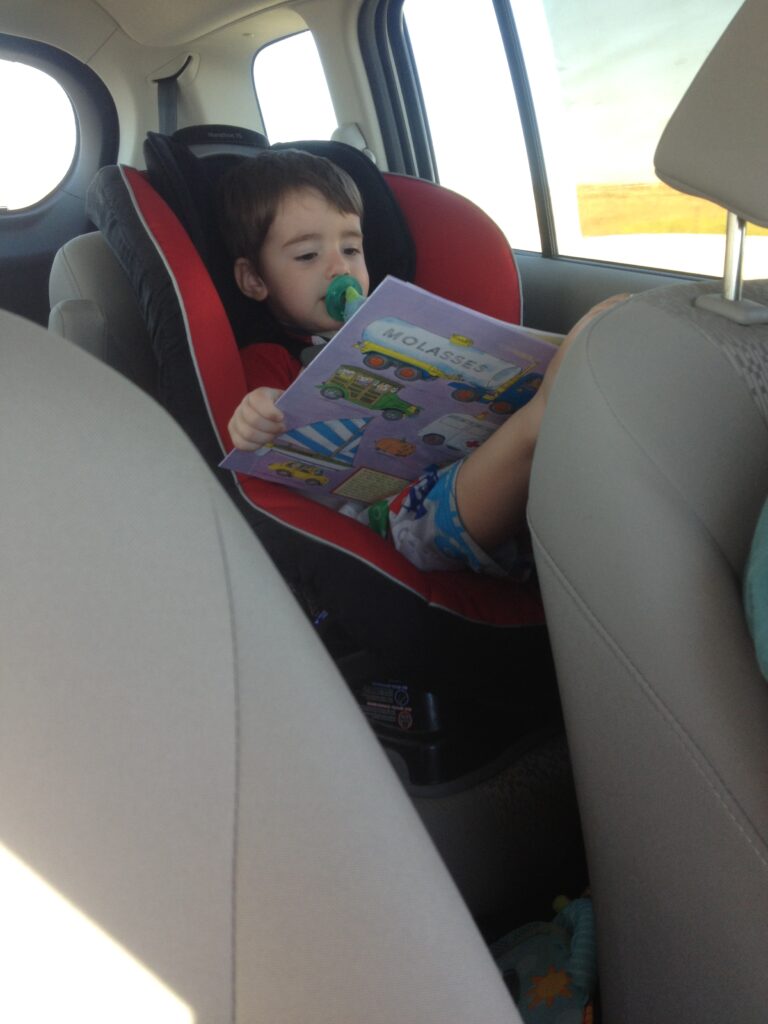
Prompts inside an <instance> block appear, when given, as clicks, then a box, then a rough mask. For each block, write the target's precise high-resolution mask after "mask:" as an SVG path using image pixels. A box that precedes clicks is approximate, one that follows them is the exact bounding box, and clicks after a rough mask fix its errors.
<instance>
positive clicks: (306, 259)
mask: <svg viewBox="0 0 768 1024" xmlns="http://www.w3.org/2000/svg"><path fill="white" fill-rule="evenodd" d="M315 256H317V253H316V252H303V253H302V254H301V255H300V256H295V257H294V259H296V260H300V261H301V262H302V263H310V262H311V261H312V260H313V259H314V258H315Z"/></svg>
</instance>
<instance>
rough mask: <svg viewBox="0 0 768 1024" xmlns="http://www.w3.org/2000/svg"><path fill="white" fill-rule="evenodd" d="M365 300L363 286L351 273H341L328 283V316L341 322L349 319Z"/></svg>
mask: <svg viewBox="0 0 768 1024" xmlns="http://www.w3.org/2000/svg"><path fill="white" fill-rule="evenodd" d="M362 300H363V286H362V285H361V284H360V282H359V281H358V280H357V278H356V277H352V275H351V274H341V276H340V277H335V278H334V279H333V281H331V283H330V284H329V285H328V291H327V292H326V293H325V308H326V311H327V313H328V316H329V317H330V318H331V319H332V320H338V321H339V323H343V321H345V320H348V319H349V318H350V316H351V315H352V314H353V313H354V311H355V310H356V309H357V307H358V306H359V305H360V303H361V302H362Z"/></svg>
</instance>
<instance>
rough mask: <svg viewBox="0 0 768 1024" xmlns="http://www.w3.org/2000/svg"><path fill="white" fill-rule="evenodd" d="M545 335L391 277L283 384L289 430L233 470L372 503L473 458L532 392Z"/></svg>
mask: <svg viewBox="0 0 768 1024" xmlns="http://www.w3.org/2000/svg"><path fill="white" fill-rule="evenodd" d="M556 351H557V349H556V347H555V345H553V344H552V343H551V342H550V341H548V340H546V339H545V338H543V337H541V336H539V335H536V334H533V333H530V332H528V331H526V330H525V329H524V328H521V327H518V326H515V325H512V324H507V323H504V322H502V321H500V320H495V319H493V318H492V317H488V316H485V315H483V314H482V313H477V312H475V311H474V310H471V309H467V308H466V307H464V306H460V305H457V304H456V303H454V302H450V301H449V300H447V299H443V298H440V297H439V296H437V295H434V294H432V293H430V292H426V291H424V290H423V289H421V288H418V287H417V286H416V285H412V284H407V283H405V282H403V281H400V280H398V279H397V278H394V277H387V278H386V279H385V280H384V281H383V282H382V283H381V284H380V285H379V286H378V288H376V289H375V291H374V292H373V293H372V294H371V295H370V296H369V297H368V298H367V299H366V300H365V301H364V302H362V303H361V304H360V305H359V307H358V309H357V310H356V311H355V312H354V314H353V315H352V316H351V317H350V319H349V320H348V321H347V322H346V323H345V324H344V325H343V326H342V327H341V328H340V330H339V331H338V332H337V334H336V335H335V336H334V337H333V338H332V339H331V341H329V342H328V343H327V344H326V345H325V346H324V347H323V348H322V349H321V350H320V352H319V353H318V355H317V356H316V357H315V358H314V359H313V360H312V361H311V362H310V363H309V365H308V366H307V367H306V368H305V369H304V370H303V371H302V373H301V374H300V375H299V377H298V378H297V379H296V381H294V383H293V384H292V385H291V386H290V387H289V388H287V389H286V391H284V392H283V394H282V395H281V396H280V398H279V399H278V402H277V405H278V407H279V408H280V409H281V410H282V412H283V414H284V416H285V423H286V429H285V432H284V433H282V434H280V435H279V436H278V437H277V438H276V439H275V440H274V442H273V443H271V444H269V445H265V446H264V447H262V448H260V449H258V450H257V451H254V452H244V451H238V450H235V451H232V452H230V454H229V455H228V456H227V457H226V458H225V459H224V461H223V462H222V463H221V465H222V467H223V468H225V469H231V470H235V471H236V472H239V473H246V474H249V475H252V476H259V477H264V478H265V479H267V480H272V481H277V482H279V483H283V484H285V485H286V486H288V487H295V488H298V489H300V490H301V491H303V492H304V493H305V494H307V495H308V496H310V497H312V496H318V497H319V496H320V495H326V496H331V495H333V496H335V498H336V499H337V500H338V501H339V503H341V501H343V500H350V499H354V500H356V501H361V502H364V503H371V502H374V501H378V500H379V499H381V498H387V497H390V496H391V495H393V494H397V493H398V492H399V491H401V490H402V489H403V488H404V487H405V486H406V485H407V484H408V483H410V482H411V481H412V480H415V479H416V478H417V477H418V476H420V475H421V473H423V472H424V470H425V469H426V468H427V467H429V466H444V465H447V464H448V463H450V462H454V461H455V460H456V459H460V458H462V457H463V456H464V455H467V454H468V453H469V452H471V451H472V450H473V449H474V448H476V447H478V446H479V445H481V444H482V443H483V441H484V440H485V439H486V438H487V437H488V436H489V435H490V434H492V433H493V431H494V430H496V428H497V427H499V426H500V425H501V424H502V423H503V422H504V421H505V419H506V418H507V417H509V416H510V415H511V414H512V413H513V412H514V411H515V410H516V409H519V408H520V407H521V406H522V405H524V404H525V402H527V401H528V399H529V398H531V397H532V396H533V395H534V394H535V392H536V390H537V388H538V387H539V384H540V383H541V379H542V375H543V372H544V370H545V368H546V366H547V364H548V363H549V360H550V359H551V358H552V356H553V355H554V353H555V352H556Z"/></svg>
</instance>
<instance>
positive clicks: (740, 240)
mask: <svg viewBox="0 0 768 1024" xmlns="http://www.w3.org/2000/svg"><path fill="white" fill-rule="evenodd" d="M746 234H747V222H746V221H745V220H742V218H741V217H739V216H738V215H737V214H735V213H731V211H730V210H729V211H728V220H727V223H726V230H725V268H724V270H723V298H725V299H727V300H728V301H730V302H738V301H739V300H740V299H741V289H742V283H743V281H742V268H743V265H744V240H745V238H746Z"/></svg>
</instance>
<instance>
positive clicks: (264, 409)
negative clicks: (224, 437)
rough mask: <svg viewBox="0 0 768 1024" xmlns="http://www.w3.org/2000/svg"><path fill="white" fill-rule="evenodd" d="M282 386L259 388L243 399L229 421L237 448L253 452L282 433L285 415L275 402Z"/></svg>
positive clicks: (233, 442) (280, 393) (230, 434)
mask: <svg viewBox="0 0 768 1024" xmlns="http://www.w3.org/2000/svg"><path fill="white" fill-rule="evenodd" d="M282 393H283V392H282V391H280V389H279V388H256V390H255V391H251V392H250V394H247V395H246V396H245V398H244V399H243V400H242V402H241V403H240V405H238V407H237V409H235V413H234V416H233V417H232V419H231V420H230V421H229V436H230V437H231V438H232V444H234V446H235V448H240V449H241V450H242V451H246V452H252V451H255V449H256V448H260V447H261V446H262V445H263V444H267V443H268V442H270V441H274V439H275V438H276V437H277V436H278V435H279V434H282V433H283V431H284V430H285V422H284V417H283V414H282V413H281V412H280V410H279V409H278V408H277V406H276V405H275V401H276V399H278V398H279V397H280V395H282Z"/></svg>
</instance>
